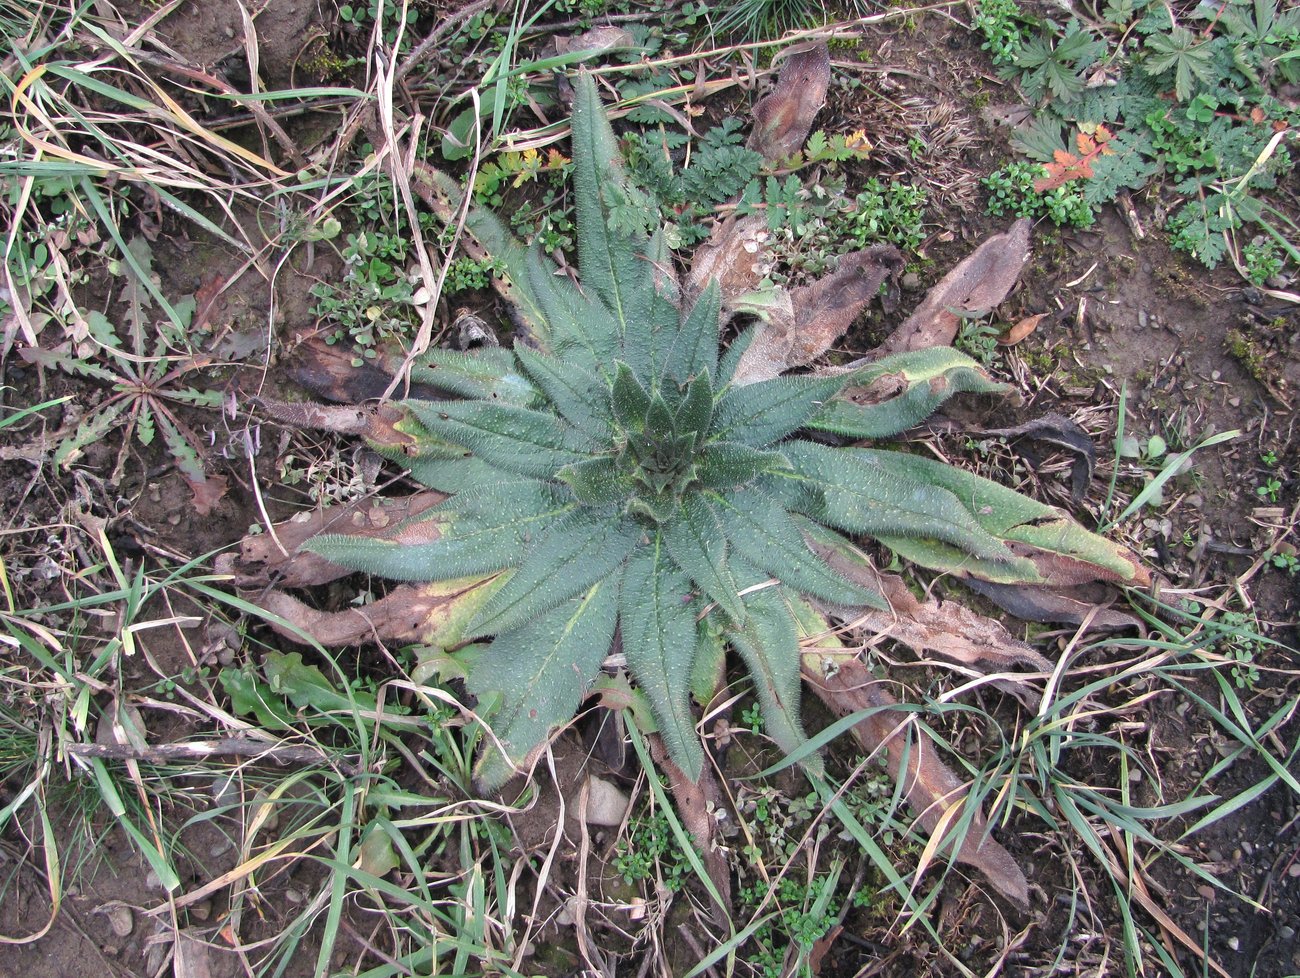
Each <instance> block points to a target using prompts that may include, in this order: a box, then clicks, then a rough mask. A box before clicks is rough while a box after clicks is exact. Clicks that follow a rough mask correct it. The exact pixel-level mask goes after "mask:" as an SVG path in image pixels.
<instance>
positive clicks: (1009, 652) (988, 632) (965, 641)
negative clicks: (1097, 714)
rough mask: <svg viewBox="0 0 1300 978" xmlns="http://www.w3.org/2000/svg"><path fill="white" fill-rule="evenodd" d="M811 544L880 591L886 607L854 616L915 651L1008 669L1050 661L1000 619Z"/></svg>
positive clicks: (833, 563) (1046, 665) (844, 571)
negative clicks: (921, 593) (919, 591)
mask: <svg viewBox="0 0 1300 978" xmlns="http://www.w3.org/2000/svg"><path fill="white" fill-rule="evenodd" d="M809 543H810V546H812V549H813V550H814V551H816V552H817V553H818V554H820V555H821V557H822V559H823V560H825V561H826V562H827V563H828V564H829V565H830V566H831V567H832V568H834V569H835V570H836V571H837V572H839V573H840V574H842V575H843V576H845V577H847V578H848V579H849V580H851V581H855V582H856V583H858V584H861V585H862V586H863V587H865V588H867V589H868V590H872V591H875V592H876V593H878V594H881V595H883V596H884V598H885V600H886V601H888V602H889V605H890V609H891V610H889V611H877V610H875V609H872V608H865V609H863V610H862V611H861V612H859V613H858V614H856V615H855V617H854V621H855V622H857V623H859V624H860V625H861V626H862V627H864V628H866V629H869V630H870V631H873V632H875V633H876V634H878V635H884V636H887V637H888V638H892V639H893V640H894V641H896V642H901V643H902V644H903V645H906V646H907V647H908V648H910V649H912V650H914V651H916V652H918V653H922V654H924V653H926V652H933V653H936V654H938V655H940V656H942V657H944V658H945V659H950V660H955V661H957V662H960V663H962V664H964V665H968V666H971V667H974V668H983V667H987V666H992V667H993V668H995V669H999V670H1002V669H1008V668H1014V667H1016V666H1024V667H1027V668H1029V669H1035V670H1038V671H1039V672H1046V671H1048V670H1050V669H1051V667H1052V664H1051V663H1050V662H1048V660H1047V659H1045V658H1044V657H1043V656H1041V655H1039V654H1038V653H1037V652H1036V651H1034V649H1033V647H1032V646H1029V645H1027V644H1025V643H1024V642H1022V641H1020V640H1019V639H1017V638H1014V637H1013V636H1012V635H1011V633H1010V632H1008V631H1007V630H1006V628H1005V627H1003V625H1002V624H1001V623H1000V622H997V621H994V620H993V619H992V618H986V617H984V616H983V615H981V614H978V613H977V612H974V611H971V610H970V609H969V608H966V607H964V606H962V605H960V604H958V603H957V602H955V601H938V600H934V599H929V600H926V601H922V600H921V599H920V598H918V597H917V596H916V595H914V594H913V593H912V592H911V591H910V590H909V589H908V587H907V584H906V582H904V581H903V579H902V578H901V577H899V576H898V575H896V574H882V573H880V572H879V571H878V570H876V569H875V568H874V567H871V566H870V565H868V564H866V563H863V562H859V561H856V560H849V559H848V558H846V557H845V556H844V555H843V554H841V553H839V552H838V551H835V550H831V549H829V548H827V547H823V546H819V545H818V544H816V543H815V542H812V541H809Z"/></svg>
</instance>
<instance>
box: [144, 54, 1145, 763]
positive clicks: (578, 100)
mask: <svg viewBox="0 0 1300 978" xmlns="http://www.w3.org/2000/svg"><path fill="white" fill-rule="evenodd" d="M1085 41H1086V38H1083V39H1082V40H1080V39H1079V38H1074V39H1072V40H1070V39H1067V42H1065V43H1063V44H1062V45H1061V46H1060V47H1059V48H1057V49H1055V50H1046V51H1039V52H1037V53H1035V52H1033V51H1030V52H1029V53H1028V55H1027V56H1028V57H1030V58H1034V57H1039V58H1040V59H1041V65H1040V66H1041V67H1043V68H1044V71H1045V72H1046V71H1049V70H1050V72H1052V73H1053V74H1052V75H1051V77H1053V78H1054V77H1056V76H1057V75H1060V76H1061V77H1063V78H1066V79H1067V81H1068V79H1069V78H1072V77H1073V76H1074V74H1075V73H1077V71H1078V68H1079V66H1080V65H1083V64H1086V63H1087V62H1088V60H1089V58H1090V57H1091V56H1092V55H1091V51H1090V49H1089V48H1088V46H1087V44H1086V43H1085ZM1048 62H1050V63H1051V64H1050V65H1049V64H1048ZM1049 80H1050V78H1049ZM1058 81H1059V79H1058ZM574 93H575V101H574V110H573V127H572V129H573V147H572V156H573V177H574V187H573V196H574V200H575V202H576V209H577V223H578V235H577V238H578V241H577V244H578V249H577V250H578V271H579V278H580V282H575V281H574V280H573V279H572V278H571V277H570V276H568V275H557V274H556V271H557V269H556V266H555V264H554V263H553V262H551V261H550V260H549V259H547V258H546V257H545V256H544V255H543V254H542V252H541V250H540V248H537V247H533V248H525V247H524V246H523V245H521V244H520V243H519V242H517V241H515V240H514V239H513V238H511V237H510V236H509V234H508V233H507V232H506V230H505V228H504V226H503V225H502V224H501V222H500V221H498V220H496V219H495V218H492V217H491V216H490V215H483V214H481V213H479V212H478V211H475V210H472V209H471V214H470V222H469V226H470V230H471V231H472V232H473V233H474V234H475V236H476V237H477V238H478V240H479V242H480V243H481V244H484V245H487V246H488V248H489V251H490V253H492V254H493V256H494V258H500V260H501V264H502V266H503V267H504V268H505V269H506V276H507V278H508V279H509V283H510V286H511V289H512V290H513V291H511V292H509V293H503V294H507V295H508V296H511V297H513V300H514V301H515V303H516V305H517V309H516V312H517V313H518V319H519V320H520V321H521V322H523V323H524V324H525V326H526V333H525V334H524V335H523V336H522V337H521V339H520V340H519V341H517V342H516V344H515V347H514V349H488V350H481V351H476V352H472V353H453V352H450V351H444V350H437V351H431V352H430V353H428V354H425V355H424V356H422V357H421V358H420V361H419V365H418V366H417V368H416V370H415V372H414V374H413V376H414V379H416V380H419V381H420V382H421V383H423V384H426V385H431V386H433V387H434V388H436V389H437V390H438V391H439V392H442V393H444V394H446V395H447V399H446V400H439V401H423V400H410V401H407V402H405V404H404V414H403V415H402V416H401V417H400V418H399V419H398V420H396V421H393V420H391V419H390V418H387V417H386V418H385V419H384V425H387V427H385V426H384V425H380V424H376V425H375V426H374V429H373V433H372V434H371V435H370V437H371V440H372V442H373V443H374V444H375V446H376V448H377V449H379V450H380V451H382V452H384V453H385V454H386V455H387V456H388V457H390V458H393V459H397V460H401V461H404V462H405V463H406V464H407V465H408V466H409V467H410V470H411V474H412V476H413V477H414V478H415V479H417V480H418V481H420V482H422V483H423V484H425V485H427V486H430V487H432V488H434V489H437V490H440V491H442V492H444V493H447V494H449V495H448V498H446V499H445V500H443V501H441V502H439V503H438V504H437V505H433V506H432V507H431V508H428V509H426V510H424V511H423V512H421V513H420V515H419V516H416V517H412V518H411V519H410V520H408V521H405V522H402V523H397V524H395V525H394V526H392V527H388V528H385V529H384V530H383V532H381V533H375V532H370V533H369V534H368V535H366V536H350V535H346V534H343V533H335V534H329V535H321V536H318V537H316V538H314V539H313V540H312V541H311V542H310V543H309V544H308V545H307V546H308V547H309V548H310V549H311V550H312V551H314V552H315V553H317V554H320V555H321V556H322V557H325V558H326V559H328V560H330V561H333V562H335V563H337V564H339V565H341V566H343V567H346V568H350V569H352V570H357V571H364V572H367V573H371V574H377V575H381V576H384V577H388V578H392V579H395V580H402V581H412V582H427V583H428V584H430V585H436V584H439V583H441V582H458V581H460V580H462V579H465V578H470V579H473V578H475V577H479V578H487V577H488V576H489V575H490V576H491V578H492V579H491V583H490V589H485V593H483V594H482V595H481V597H480V598H479V599H478V603H477V604H475V605H474V606H473V607H472V608H468V609H465V610H463V613H462V617H461V618H460V619H459V620H458V622H457V628H456V633H455V638H456V640H457V641H462V642H463V641H471V640H481V641H480V642H479V644H476V645H475V646H474V649H475V652H474V653H472V654H471V653H468V652H466V653H465V654H464V655H463V656H462V658H463V659H466V660H469V664H468V665H467V666H466V668H468V675H469V688H470V689H471V691H473V692H474V693H475V694H476V695H477V696H478V697H479V699H480V703H481V704H482V708H483V709H484V710H491V709H493V707H494V705H495V710H496V712H495V714H493V715H492V716H491V717H490V726H491V729H492V736H488V737H485V738H484V743H485V747H484V749H483V753H482V754H481V756H480V758H479V761H478V767H477V776H478V778H479V780H480V782H481V783H482V784H483V786H485V787H497V786H500V785H501V784H503V783H504V782H505V781H506V780H507V779H508V778H509V777H511V775H512V774H513V773H514V772H515V771H516V770H517V769H518V767H519V766H520V765H521V764H523V763H524V762H526V761H527V760H528V759H529V758H530V757H532V756H536V755H535V751H536V750H537V749H538V748H539V746H540V745H542V744H543V743H544V742H545V741H546V739H547V738H548V737H549V736H550V735H551V733H552V731H553V730H554V729H555V727H557V726H559V725H561V724H563V723H565V722H566V721H567V720H568V719H569V718H570V717H571V716H572V715H573V713H574V711H575V710H576V709H578V707H579V706H580V704H581V702H582V699H583V697H584V696H585V695H586V691H587V688H588V684H589V683H590V682H591V681H592V679H593V678H594V677H595V676H596V674H597V673H598V672H599V670H600V667H601V663H602V662H603V661H604V659H605V656H606V655H607V654H608V653H609V652H610V651H611V648H612V647H613V646H614V644H615V642H616V641H620V642H621V649H622V652H623V653H624V656H625V660H626V664H627V669H628V671H629V672H630V674H631V677H632V679H633V680H635V682H636V684H637V685H638V687H639V689H640V692H641V694H643V696H644V699H645V701H647V702H648V703H649V707H650V710H651V711H652V713H653V718H654V722H655V723H656V724H657V726H658V729H659V733H660V734H661V736H662V737H663V740H664V743H665V745H666V746H667V748H668V751H669V753H670V755H671V757H672V760H673V761H674V762H675V763H676V764H677V766H678V767H679V768H680V769H681V770H682V771H683V772H684V773H685V774H686V776H687V777H689V778H698V777H699V776H700V774H701V772H702V771H703V770H704V764H705V756H704V750H703V746H702V744H701V743H700V740H699V738H698V737H697V735H696V733H695V725H696V722H697V721H696V713H695V712H694V709H693V705H692V695H693V694H694V699H695V700H696V701H698V702H700V703H707V702H708V701H710V700H711V699H712V698H713V696H714V694H715V692H716V690H717V689H718V686H719V683H720V682H721V681H722V678H723V676H724V674H725V657H726V655H727V653H728V651H729V650H730V651H732V652H734V653H736V654H737V655H738V656H739V657H740V659H741V660H743V661H744V663H745V666H746V668H747V669H748V671H749V673H750V675H751V676H752V678H753V683H754V690H755V694H756V696H757V699H758V702H759V705H760V706H761V708H762V714H763V717H764V722H765V726H766V729H767V733H768V735H769V736H770V737H771V738H772V740H773V741H774V742H775V743H776V744H778V745H779V746H780V747H781V748H782V749H784V750H786V751H793V750H797V749H799V748H800V746H801V745H803V744H804V743H805V738H804V734H803V731H802V728H801V726H800V721H799V693H800V686H799V683H800V679H799V676H800V660H801V650H800V646H799V636H800V631H799V621H800V617H799V615H800V614H807V613H813V612H811V611H810V609H809V608H808V606H807V605H806V603H805V599H809V600H813V601H816V602H819V603H820V604H819V606H818V611H817V612H816V613H814V614H821V613H829V612H828V611H827V610H826V609H828V608H829V609H840V610H844V611H845V612H846V613H847V611H848V610H849V609H863V608H874V609H879V610H881V611H888V610H889V604H888V603H887V602H886V600H885V599H884V597H883V596H882V595H880V594H877V593H875V592H874V591H872V590H869V589H868V588H866V587H864V586H862V585H861V584H860V583H855V582H854V581H850V580H848V579H846V578H845V577H843V576H841V575H840V574H839V573H838V572H837V571H836V570H834V569H832V567H831V566H830V565H829V564H828V563H827V562H826V561H825V559H824V558H823V557H822V556H821V554H822V553H825V552H826V551H827V550H828V549H829V550H832V551H836V552H840V551H843V552H849V551H853V552H855V553H856V552H857V551H856V550H855V549H854V546H855V544H854V541H852V540H849V539H847V538H846V537H845V536H842V535H841V533H844V534H862V535H866V536H869V537H872V538H874V539H875V540H878V541H880V542H881V543H882V544H884V545H885V546H887V547H889V548H891V549H892V550H894V551H895V552H896V553H897V554H899V555H901V556H903V557H905V558H907V559H910V560H913V561H915V562H916V563H919V564H922V565H925V566H929V567H933V568H936V569H940V570H944V571H950V572H954V573H959V574H967V575H971V576H978V577H983V578H986V579H988V580H994V581H1029V582H1035V583H1042V582H1049V583H1050V582H1053V581H1055V580H1058V579H1064V578H1071V579H1075V578H1088V577H1089V575H1091V577H1093V578H1102V579H1109V580H1115V581H1121V582H1132V581H1139V580H1143V579H1144V577H1145V573H1144V571H1143V570H1142V568H1141V567H1140V566H1138V564H1137V562H1136V560H1135V559H1134V558H1133V557H1132V556H1131V555H1130V554H1128V552H1127V551H1125V550H1124V549H1123V548H1121V547H1118V546H1116V545H1114V544H1111V543H1109V542H1107V541H1105V540H1103V539H1102V538H1101V537H1098V536H1096V535H1095V534H1092V533H1089V532H1088V531H1086V530H1085V529H1084V528H1083V527H1081V526H1079V525H1078V524H1077V523H1075V522H1074V521H1073V520H1071V519H1070V518H1069V517H1068V516H1066V515H1065V514H1063V513H1061V512H1060V511H1058V510H1056V509H1053V508H1052V507H1049V506H1044V505H1042V504H1040V503H1037V502H1034V501H1033V500H1030V499H1027V498H1026V497H1024V496H1021V495H1019V494H1018V493H1015V492H1013V491H1011V490H1009V489H1005V488H1003V487H1001V486H998V485H996V484H994V483H991V482H988V481H987V480H984V479H980V478H978V477H976V476H973V475H970V474H968V473H965V472H962V471H960V470H958V469H955V468H953V467H951V466H947V465H943V464H941V463H938V462H934V461H930V460H928V459H922V458H917V457H914V456H911V455H906V454H901V453H897V452H888V451H880V450H876V449H870V448H835V447H831V446H829V445H824V444H820V443H817V442H815V441H812V440H809V439H807V438H802V437H799V435H800V433H801V432H805V431H816V430H821V431H826V432H834V433H837V434H840V435H844V436H847V437H849V438H852V439H859V440H862V439H872V438H885V437H890V436H893V435H895V434H897V433H898V432H899V431H902V430H904V429H906V428H908V427H911V426H913V425H915V424H917V423H919V422H920V421H922V420H924V419H925V418H926V417H927V416H928V415H929V414H930V413H931V412H933V411H934V410H935V409H936V408H937V407H939V406H940V405H941V404H942V403H943V402H944V401H945V400H947V399H948V398H949V397H951V396H953V395H954V394H957V393H961V392H979V393H994V392H997V391H999V390H1001V385H998V384H996V383H994V382H993V381H992V380H991V379H990V378H989V377H988V375H987V374H986V373H985V372H984V371H983V370H982V369H980V367H979V365H978V364H976V363H975V362H974V361H972V360H970V358H968V357H966V356H964V355H963V354H960V353H957V352H956V351H954V350H949V349H935V350H924V351H919V352H915V353H906V354H900V355H898V356H895V357H892V358H888V359H886V360H883V361H881V362H879V363H874V364H871V365H870V366H866V367H863V368H860V369H857V370H852V371H848V372H845V373H842V374H839V375H836V376H826V377H822V376H816V375H809V376H785V377H777V378H775V379H770V380H763V381H759V382H756V383H752V384H748V385H743V386H734V385H733V384H732V383H731V378H732V377H733V375H734V372H735V370H736V367H737V364H738V363H739V362H740V358H741V356H742V354H743V352H744V351H745V349H746V348H747V346H748V345H749V343H750V342H751V340H752V338H753V336H754V331H753V330H750V331H749V332H746V333H744V334H742V335H741V336H740V337H738V338H737V339H735V340H733V341H732V342H731V345H730V347H729V348H728V349H727V350H726V351H725V353H722V354H721V355H720V350H719V344H720V335H719V330H720V325H721V317H722V299H721V289H720V287H719V285H718V283H717V282H710V283H708V284H707V285H706V286H705V287H704V288H703V289H702V290H701V291H700V293H699V295H698V297H696V298H695V300H694V302H693V303H687V302H684V301H683V300H682V297H681V295H680V291H679V288H678V285H677V280H676V273H675V271H674V270H673V264H672V256H671V255H670V254H669V252H668V250H667V247H666V245H665V241H664V234H663V233H661V232H660V231H655V230H654V229H653V228H649V231H651V232H653V233H647V226H646V224H645V220H649V218H645V215H646V214H649V215H651V216H653V215H655V214H658V213H659V210H658V204H657V202H654V201H653V200H650V201H649V202H650V203H651V204H653V205H654V206H653V207H651V208H650V209H649V210H646V208H645V207H643V206H642V205H643V204H645V203H646V201H647V200H648V198H647V196H646V194H645V193H644V192H641V191H637V190H636V188H633V187H631V186H629V184H628V182H627V178H626V175H625V174H624V171H623V168H622V164H621V161H620V160H619V157H618V154H617V143H616V141H615V139H614V135H613V133H612V131H611V129H610V126H609V122H608V121H607V119H606V117H605V114H604V111H603V109H602V107H601V103H600V96H599V92H598V90H597V87H596V84H595V82H594V81H593V80H592V78H591V77H590V76H589V75H585V74H579V75H578V76H577V78H576V81H575V84H574ZM439 180H440V178H435V179H434V183H435V184H436V185H437V186H439V187H440V189H441V191H442V192H443V193H445V194H446V195H447V196H448V197H451V196H452V192H451V190H449V189H448V188H446V187H443V186H442V184H441V183H440V182H439ZM643 219H644V220H643ZM873 385H876V386H873ZM886 391H889V392H896V393H893V394H892V395H891V396H889V397H888V399H885V400H880V398H881V397H883V396H884V394H883V393H881V392H886ZM163 433H164V437H169V435H168V432H167V429H166V428H164V429H163ZM810 541H814V542H815V544H816V546H817V549H816V550H815V549H814V548H813V546H810ZM861 559H862V560H863V561H866V560H867V559H868V558H867V557H866V556H863V557H862V558H861ZM837 566H843V565H842V564H837ZM867 570H868V571H870V568H869V567H868V568H867ZM860 579H861V580H871V579H872V578H871V576H870V574H869V573H864V574H863V575H861V578H860ZM799 609H804V610H803V611H799ZM796 612H798V613H796ZM448 654H449V655H461V653H459V652H457V651H456V650H455V649H454V648H453V649H451V650H450V651H449V653H448ZM475 655H477V656H478V657H477V658H474V656H475ZM802 753H805V754H807V753H809V752H808V750H807V748H806V747H805V748H804V749H803V751H802ZM802 763H804V764H805V766H806V767H809V768H810V769H813V770H815V769H816V767H817V765H818V764H819V761H818V759H817V758H816V756H815V755H812V756H809V757H807V758H805V759H804V760H803V761H802Z"/></svg>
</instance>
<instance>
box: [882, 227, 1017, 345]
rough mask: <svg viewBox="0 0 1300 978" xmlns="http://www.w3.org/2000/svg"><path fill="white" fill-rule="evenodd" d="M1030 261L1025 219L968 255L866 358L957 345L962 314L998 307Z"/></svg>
mask: <svg viewBox="0 0 1300 978" xmlns="http://www.w3.org/2000/svg"><path fill="white" fill-rule="evenodd" d="M1028 259H1029V221H1028V220H1025V219H1023V218H1022V219H1021V220H1019V221H1016V223H1015V224H1013V225H1011V227H1010V228H1009V229H1008V230H1007V231H1005V232H1003V233H1002V234H995V235H994V236H993V237H991V238H989V239H988V240H987V241H985V242H984V243H983V244H981V245H980V246H979V247H978V248H976V249H975V250H974V251H973V252H971V254H969V255H967V256H966V258H965V259H964V260H962V262H961V263H960V264H959V265H957V267H956V268H954V269H953V270H952V271H951V272H949V273H948V274H947V275H945V276H944V277H943V279H942V280H940V282H939V283H938V284H937V285H936V286H935V287H934V288H932V289H931V290H930V292H929V293H928V294H927V295H926V297H925V301H924V302H922V303H921V304H920V305H919V306H917V307H916V311H915V312H913V313H912V315H910V316H908V317H907V320H906V321H905V322H904V323H903V324H902V325H901V326H899V327H898V328H897V329H896V330H894V331H893V332H892V333H890V334H889V336H888V337H887V338H886V339H885V342H884V343H882V344H880V346H878V347H877V348H876V349H874V350H872V351H871V352H870V353H869V354H868V355H867V357H866V359H867V360H879V359H880V358H881V357H884V356H888V355H889V354H891V353H903V352H905V351H908V350H925V349H929V348H930V347H932V346H951V345H952V342H953V340H954V339H956V337H957V327H958V325H959V323H960V318H959V316H958V313H976V312H985V311H987V310H989V309H992V308H993V307H994V306H996V305H997V304H998V303H999V302H1001V301H1002V300H1003V299H1005V298H1006V296H1007V293H1008V292H1010V291H1011V288H1012V286H1014V285H1015V284H1016V281H1017V279H1019V278H1020V270H1021V269H1022V268H1023V267H1024V265H1025V262H1026V261H1027V260H1028ZM954 310H955V311H954Z"/></svg>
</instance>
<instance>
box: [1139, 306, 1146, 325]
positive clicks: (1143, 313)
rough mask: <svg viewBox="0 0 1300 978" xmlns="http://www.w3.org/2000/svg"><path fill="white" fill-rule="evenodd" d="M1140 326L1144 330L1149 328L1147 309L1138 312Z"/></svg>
mask: <svg viewBox="0 0 1300 978" xmlns="http://www.w3.org/2000/svg"><path fill="white" fill-rule="evenodd" d="M1138 325H1139V326H1140V327H1142V328H1143V329H1146V328H1147V311H1146V310H1145V309H1139V310H1138Z"/></svg>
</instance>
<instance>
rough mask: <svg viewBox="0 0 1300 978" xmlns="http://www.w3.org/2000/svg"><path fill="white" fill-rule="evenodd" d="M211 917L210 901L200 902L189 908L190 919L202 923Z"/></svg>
mask: <svg viewBox="0 0 1300 978" xmlns="http://www.w3.org/2000/svg"><path fill="white" fill-rule="evenodd" d="M211 916H212V901H211V900H200V901H199V902H198V903H196V904H194V905H193V906H191V907H190V917H191V918H193V919H194V920H197V921H199V922H200V923H202V922H203V921H205V920H207V919H208V918H209V917H211Z"/></svg>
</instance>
